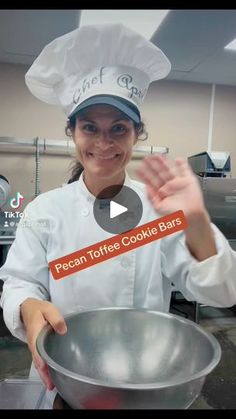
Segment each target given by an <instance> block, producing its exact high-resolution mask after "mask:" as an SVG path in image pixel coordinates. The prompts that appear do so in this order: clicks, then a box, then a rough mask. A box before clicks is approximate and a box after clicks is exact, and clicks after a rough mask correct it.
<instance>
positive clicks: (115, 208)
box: [110, 201, 128, 218]
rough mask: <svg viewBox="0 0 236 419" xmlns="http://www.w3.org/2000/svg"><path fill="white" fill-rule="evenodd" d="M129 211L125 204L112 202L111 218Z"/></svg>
mask: <svg viewBox="0 0 236 419" xmlns="http://www.w3.org/2000/svg"><path fill="white" fill-rule="evenodd" d="M126 211H128V208H127V207H124V206H123V205H120V204H117V203H116V202H115V201H111V202H110V218H114V217H117V216H118V215H120V214H123V213H124V212H126Z"/></svg>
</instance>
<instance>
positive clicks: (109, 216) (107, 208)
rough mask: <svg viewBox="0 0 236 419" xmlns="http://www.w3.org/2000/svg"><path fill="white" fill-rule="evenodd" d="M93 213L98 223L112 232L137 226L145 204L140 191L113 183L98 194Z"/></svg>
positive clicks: (116, 232)
mask: <svg viewBox="0 0 236 419" xmlns="http://www.w3.org/2000/svg"><path fill="white" fill-rule="evenodd" d="M93 214H94V218H95V220H96V222H97V223H98V225H99V226H100V227H101V228H102V229H103V230H105V231H107V232H108V233H111V234H122V233H124V232H125V231H130V230H132V228H135V227H136V226H137V225H138V223H139V221H140V220H141V218H142V214H143V206H142V201H141V198H140V197H139V195H138V193H137V192H135V191H134V190H133V189H131V188H129V187H128V186H125V185H111V186H108V187H107V188H105V189H103V190H102V191H101V192H100V194H98V195H97V197H96V199H95V202H94V205H93Z"/></svg>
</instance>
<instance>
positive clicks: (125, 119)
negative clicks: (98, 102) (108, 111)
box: [112, 116, 129, 124]
mask: <svg viewBox="0 0 236 419" xmlns="http://www.w3.org/2000/svg"><path fill="white" fill-rule="evenodd" d="M119 121H126V122H128V121H129V118H126V117H125V116H124V117H122V118H119V119H116V120H115V121H112V123H113V124H114V123H115V122H119Z"/></svg>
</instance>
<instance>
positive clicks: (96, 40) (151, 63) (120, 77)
mask: <svg viewBox="0 0 236 419" xmlns="http://www.w3.org/2000/svg"><path fill="white" fill-rule="evenodd" d="M170 68H171V65H170V62H169V60H168V58H167V57H166V56H165V54H164V53H163V52H162V51H161V50H160V49H159V48H158V47H157V46H155V45H154V44H153V43H152V42H150V41H148V40H147V39H146V38H144V37H143V36H142V35H140V34H139V33H137V32H135V31H133V30H131V29H129V28H127V27H125V26H124V25H122V24H104V25H95V26H83V27H81V28H78V29H76V30H74V31H72V32H69V33H68V34H66V35H63V36H61V37H59V38H56V39H55V40H54V41H52V42H50V43H49V44H48V45H47V46H46V47H45V48H44V49H43V50H42V52H41V54H40V55H39V56H38V58H37V59H36V60H35V61H34V63H33V64H32V66H31V67H30V69H29V70H28V72H27V73H26V75H25V81H26V85H27V86H28V88H29V90H30V91H31V93H32V94H33V95H34V96H36V97H37V98H38V99H40V100H42V101H44V102H46V103H49V104H55V105H60V106H62V107H63V109H64V111H65V113H66V115H67V117H68V118H71V117H72V116H73V115H75V114H76V113H77V112H78V111H80V110H82V109H84V108H85V107H87V106H91V105H94V104H109V105H112V106H115V107H116V108H118V109H119V110H121V111H122V112H124V113H125V114H127V115H128V116H129V117H130V118H131V119H133V120H134V121H135V122H139V121H140V105H141V103H142V101H143V99H144V97H145V95H146V93H147V90H148V86H149V84H150V83H151V82H152V81H154V80H159V79H162V78H164V77H166V76H167V74H168V73H169V71H170Z"/></svg>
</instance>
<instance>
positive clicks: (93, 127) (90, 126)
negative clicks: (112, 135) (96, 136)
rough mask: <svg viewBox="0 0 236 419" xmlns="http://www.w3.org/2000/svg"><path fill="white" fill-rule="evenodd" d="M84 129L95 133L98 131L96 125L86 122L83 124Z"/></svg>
mask: <svg viewBox="0 0 236 419" xmlns="http://www.w3.org/2000/svg"><path fill="white" fill-rule="evenodd" d="M83 130H84V131H86V132H89V133H95V132H97V128H96V127H95V125H92V124H86V125H84V126H83Z"/></svg>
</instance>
